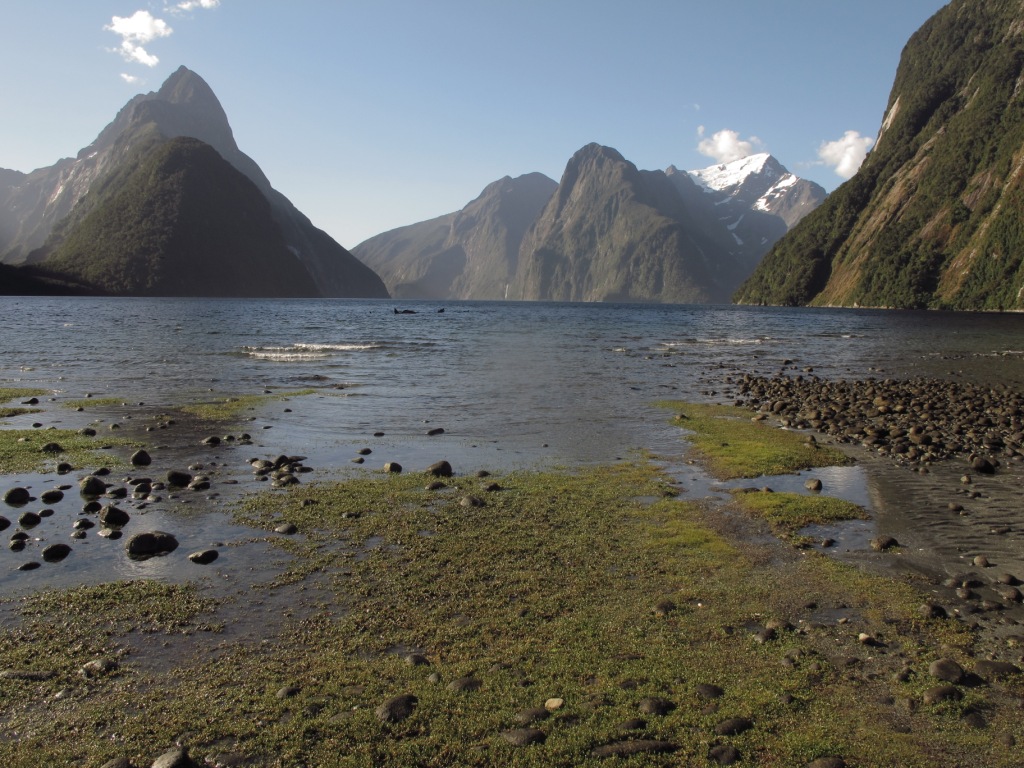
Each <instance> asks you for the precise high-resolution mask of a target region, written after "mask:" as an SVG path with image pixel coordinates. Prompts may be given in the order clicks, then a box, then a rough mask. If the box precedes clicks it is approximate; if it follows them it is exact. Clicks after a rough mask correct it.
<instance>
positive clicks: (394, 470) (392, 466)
mask: <svg viewBox="0 0 1024 768" xmlns="http://www.w3.org/2000/svg"><path fill="white" fill-rule="evenodd" d="M384 471H385V472H390V473H391V474H394V475H398V474H401V472H402V465H401V464H399V463H398V462H397V461H389V462H388V463H387V464H385V465H384Z"/></svg>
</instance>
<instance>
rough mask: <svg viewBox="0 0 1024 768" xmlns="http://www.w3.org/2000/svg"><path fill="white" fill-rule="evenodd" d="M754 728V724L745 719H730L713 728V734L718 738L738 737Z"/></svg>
mask: <svg viewBox="0 0 1024 768" xmlns="http://www.w3.org/2000/svg"><path fill="white" fill-rule="evenodd" d="M753 727H754V723H753V722H751V721H750V720H749V719H747V718H745V717H730V718H729V719H728V720H723V721H722V722H720V723H719V724H718V725H716V726H715V733H716V734H717V735H719V736H738V735H739V734H741V733H744V732H745V731H749V730H750V729H751V728H753Z"/></svg>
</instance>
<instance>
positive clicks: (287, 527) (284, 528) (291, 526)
mask: <svg viewBox="0 0 1024 768" xmlns="http://www.w3.org/2000/svg"><path fill="white" fill-rule="evenodd" d="M298 530H299V529H298V527H297V526H296V525H295V523H281V524H280V525H279V526H277V527H276V528H275V529H274V533H280V534H284V535H285V536H291V535H292V534H294V533H298Z"/></svg>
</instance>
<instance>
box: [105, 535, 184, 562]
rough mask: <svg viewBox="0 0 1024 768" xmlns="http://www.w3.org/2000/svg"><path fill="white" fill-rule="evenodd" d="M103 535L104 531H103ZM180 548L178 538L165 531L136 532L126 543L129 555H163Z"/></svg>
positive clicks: (135, 556) (136, 556)
mask: <svg viewBox="0 0 1024 768" xmlns="http://www.w3.org/2000/svg"><path fill="white" fill-rule="evenodd" d="M101 535H102V533H101ZM177 548H178V540H177V539H176V538H174V536H172V535H171V534H169V533H164V532H163V531H146V532H144V533H136V534H135V535H134V536H132V537H131V538H130V539H128V541H127V542H126V543H125V550H126V551H127V553H128V556H129V557H134V558H144V557H152V556H153V555H163V554H167V553H168V552H173V551H174V550H175V549H177Z"/></svg>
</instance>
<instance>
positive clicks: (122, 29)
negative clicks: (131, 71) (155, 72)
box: [104, 11, 174, 67]
mask: <svg viewBox="0 0 1024 768" xmlns="http://www.w3.org/2000/svg"><path fill="white" fill-rule="evenodd" d="M104 29H107V30H109V31H111V32H113V33H114V34H115V35H120V36H121V47H120V48H118V49H117V51H118V52H119V53H120V54H121V56H122V57H124V60H125V61H135V62H138V63H139V64H145V65H146V66H147V67H155V66H156V65H157V64H159V63H160V59H158V58H157V57H156V56H154V55H153V54H151V53H150V52H149V51H147V50H146V49H145V47H144V46H145V45H148V44H149V43H151V42H153V41H154V40H156V39H157V38H161V37H167V36H168V35H170V34H171V33H172V32H173V31H174V30H173V29H171V28H170V26H169V25H168V24H167V22H166V21H164V20H163V19H158V18H155V17H154V16H153V14H151V13H150V12H149V11H136V12H135V13H133V14H132V15H131V16H115V17H114V18H113V20H112V21H111V22H110V24H108V25H107V26H106V27H104Z"/></svg>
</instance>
